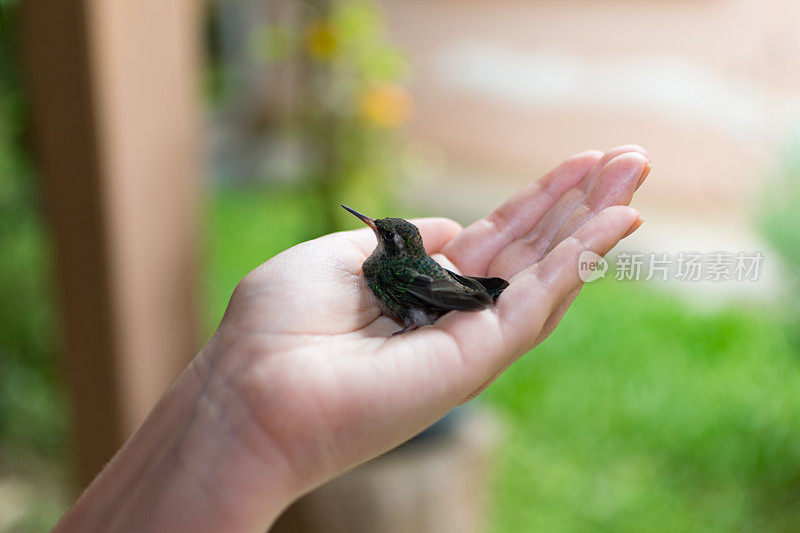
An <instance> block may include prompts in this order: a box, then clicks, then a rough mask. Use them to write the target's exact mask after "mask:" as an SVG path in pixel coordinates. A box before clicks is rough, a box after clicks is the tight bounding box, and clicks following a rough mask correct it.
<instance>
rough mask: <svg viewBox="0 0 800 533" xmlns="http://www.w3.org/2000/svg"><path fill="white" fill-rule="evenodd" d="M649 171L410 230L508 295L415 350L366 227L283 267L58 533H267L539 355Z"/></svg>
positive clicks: (544, 185)
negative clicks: (369, 264) (387, 307)
mask: <svg viewBox="0 0 800 533" xmlns="http://www.w3.org/2000/svg"><path fill="white" fill-rule="evenodd" d="M649 170H650V165H649V157H648V156H647V154H646V152H645V151H644V150H643V149H642V148H640V147H637V146H623V147H619V148H615V149H614V150H611V151H610V152H607V153H605V154H603V153H601V152H598V151H590V152H584V153H581V154H578V155H575V156H573V157H571V158H569V159H567V160H566V161H565V162H564V163H562V164H561V165H559V166H558V167H556V168H555V169H553V170H552V171H551V172H549V173H548V174H547V175H545V176H544V177H543V178H541V179H540V180H538V181H537V182H534V183H532V184H531V185H529V186H527V187H526V188H524V189H522V190H520V191H519V192H517V193H516V194H515V195H514V196H513V197H512V198H511V199H509V200H508V201H507V202H506V203H505V204H503V205H502V206H501V207H499V208H498V209H497V210H496V211H494V212H493V213H492V214H490V215H489V216H487V217H485V218H483V219H481V220H479V221H477V222H475V223H474V224H472V225H470V226H469V227H467V228H466V229H462V228H461V227H460V226H459V225H458V224H457V223H455V222H453V221H451V220H447V219H442V218H428V219H419V220H414V221H413V222H414V223H415V224H416V225H417V226H418V227H419V229H420V231H421V233H422V236H423V239H424V242H425V246H426V249H427V250H428V252H429V253H431V254H432V255H433V257H434V258H436V259H437V260H438V261H440V262H441V263H442V264H443V265H445V266H446V267H447V268H450V269H453V270H456V271H460V272H461V273H464V274H467V275H473V276H500V277H502V278H505V279H507V280H509V281H510V285H509V287H508V288H507V289H506V290H505V291H504V292H503V294H502V295H501V296H500V298H499V299H498V300H497V303H496V305H495V307H494V308H490V309H486V310H483V311H480V312H451V313H448V314H446V315H445V316H443V317H442V318H441V319H439V320H438V321H437V322H436V323H435V324H433V325H432V326H427V327H423V328H420V329H418V330H416V331H413V332H410V333H406V334H403V335H397V336H392V335H391V334H392V333H393V332H395V331H397V330H398V329H399V326H398V325H397V324H396V323H395V322H393V321H392V320H390V319H389V318H387V317H385V316H381V314H380V310H379V308H378V306H377V304H376V302H375V301H374V300H373V297H372V295H371V294H370V292H369V290H368V288H367V287H366V284H365V282H364V279H363V276H362V273H361V264H362V262H363V261H364V259H366V257H368V256H369V254H370V253H371V252H372V250H373V249H374V247H375V244H376V243H375V237H374V235H373V234H372V232H371V231H370V230H369V229H367V228H364V229H359V230H355V231H346V232H341V233H335V234H331V235H326V236H324V237H320V238H319V239H315V240H313V241H309V242H305V243H302V244H299V245H297V246H295V247H293V248H290V249H289V250H286V251H285V252H283V253H281V254H278V255H277V256H275V257H273V258H272V259H270V260H269V261H267V262H266V263H264V264H263V265H261V266H260V267H258V268H257V269H256V270H254V271H253V272H251V273H250V274H248V275H247V276H246V277H245V278H244V279H243V280H242V282H241V283H240V284H239V285H238V286H237V288H236V290H235V291H234V293H233V296H232V297H231V301H230V304H229V305H228V309H227V311H226V313H225V316H224V317H223V320H222V323H221V324H220V326H219V329H218V330H217V331H216V333H215V334H214V336H213V337H212V338H211V340H209V342H208V344H207V345H206V346H205V347H204V348H203V349H202V350H201V352H200V353H199V354H198V355H197V357H196V358H195V359H194V360H193V361H192V363H191V364H190V365H189V366H188V367H187V368H186V369H185V370H184V372H183V373H182V374H181V375H180V377H179V378H178V379H177V380H176V381H175V383H173V385H172V386H171V387H170V388H169V390H168V391H167V392H166V393H165V394H164V396H163V397H162V398H161V400H160V401H159V403H158V405H157V406H156V407H155V408H154V410H153V412H152V413H150V415H149V417H148V418H147V420H146V421H145V422H144V423H143V424H142V426H141V427H140V428H139V430H138V431H137V432H136V433H135V434H134V435H133V437H131V439H130V440H129V441H128V442H127V443H126V445H125V446H124V447H123V448H122V449H121V450H120V451H119V452H118V453H117V454H116V456H115V457H114V459H113V460H112V461H111V462H110V463H109V464H108V465H107V466H106V467H105V469H104V470H103V471H102V472H101V473H100V474H99V476H98V477H97V478H96V479H95V480H94V481H93V482H92V484H91V485H90V486H89V487H88V488H87V490H86V491H85V492H84V493H83V495H82V496H81V497H80V498H79V499H78V501H77V502H76V503H75V504H74V505H73V507H72V508H71V509H70V510H69V512H68V513H67V514H66V515H65V516H64V517H63V518H62V519H61V521H60V522H59V524H58V525H57V526H56V528H55V530H54V531H59V532H60V531H232V532H239V531H242V532H249V531H264V530H265V529H266V528H267V527H269V525H270V524H272V523H273V522H274V520H275V519H276V518H277V516H278V515H279V514H280V512H281V511H282V510H283V509H284V508H285V507H286V506H288V505H289V504H290V503H291V502H292V501H294V500H295V499H297V498H298V497H299V496H301V495H302V494H304V493H306V492H308V491H309V490H311V489H313V488H314V487H316V486H318V485H320V484H321V483H323V482H325V481H326V480H329V479H331V478H332V477H335V476H336V475H338V474H341V473H343V472H344V471H345V470H347V469H349V468H351V467H353V466H356V465H358V464H361V463H363V462H365V461H367V460H369V459H371V458H373V457H375V456H377V455H379V454H381V453H383V452H385V451H387V450H389V449H391V448H393V447H395V446H397V445H398V444H400V443H402V442H404V441H405V440H407V439H409V438H410V437H412V436H413V435H415V434H417V433H419V432H420V431H422V430H423V429H424V428H426V427H427V426H429V425H430V424H432V423H433V422H435V421H436V420H437V419H439V418H440V417H441V416H443V415H444V414H445V413H447V412H448V411H449V410H450V409H452V408H453V407H455V406H456V405H458V404H460V403H463V402H464V401H466V400H469V399H471V398H473V397H474V396H476V395H477V393H479V392H480V391H482V390H483V389H484V388H485V387H486V386H487V385H488V384H489V383H491V381H493V380H494V379H495V378H496V377H497V376H498V375H500V373H502V372H503V371H504V370H505V369H507V368H508V367H509V366H510V365H511V364H512V363H513V362H514V361H515V360H516V359H517V358H518V357H520V356H521V355H522V354H524V353H526V352H528V351H529V350H531V348H533V347H535V346H536V345H537V344H539V343H540V342H542V341H543V340H544V339H545V338H546V337H547V336H548V335H549V334H550V333H551V332H552V331H553V329H554V328H555V327H556V325H557V324H558V322H559V321H560V320H561V318H562V317H563V315H564V313H565V312H566V310H567V308H568V307H569V305H570V304H571V303H572V302H573V300H574V299H575V297H576V296H577V295H578V292H579V290H580V287H581V280H580V278H579V277H578V270H577V264H578V256H579V255H580V254H581V252H583V251H585V250H591V251H594V252H596V253H598V254H601V255H604V254H605V253H607V252H608V251H609V250H610V249H611V248H612V247H613V246H614V245H615V244H616V243H617V242H619V240H621V239H622V238H624V237H625V236H627V235H628V234H630V233H632V232H633V231H635V230H636V229H637V228H638V227H639V225H640V224H641V222H642V219H641V217H640V216H639V214H638V213H637V211H636V210H634V209H632V208H630V207H627V205H628V204H629V203H630V201H631V198H632V196H633V193H634V192H635V190H636V189H637V188H638V187H639V186H640V185H641V183H642V181H643V180H644V178H645V177H646V176H647V174H648V172H649ZM393 214H394V213H393ZM530 356H532V357H535V352H534V353H533V354H531V355H530ZM566 356H568V354H565V357H566Z"/></svg>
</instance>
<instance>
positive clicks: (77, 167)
mask: <svg viewBox="0 0 800 533" xmlns="http://www.w3.org/2000/svg"><path fill="white" fill-rule="evenodd" d="M199 14H200V13H199V5H198V2H197V1H196V0H136V1H132V2H122V1H116V0H114V1H108V0H58V1H56V2H53V1H51V0H28V1H26V2H25V3H24V5H23V21H22V23H23V45H24V49H25V50H24V51H25V57H24V62H25V68H26V71H27V79H28V84H29V89H30V95H31V103H32V109H33V115H34V131H35V143H36V149H37V152H38V163H39V169H40V171H41V175H42V178H43V185H44V187H43V189H44V194H45V201H46V205H47V210H48V213H49V219H50V222H51V225H52V233H53V236H54V241H55V252H56V253H55V255H56V263H57V268H58V280H59V285H60V289H61V291H60V292H61V294H60V296H61V310H62V318H63V328H64V338H65V345H64V367H65V371H66V375H67V378H68V380H69V384H70V388H71V392H72V398H73V402H74V408H75V428H76V437H77V445H78V465H79V473H80V479H81V482H82V483H86V482H88V481H89V480H91V478H92V477H93V476H94V475H95V474H96V473H97V472H98V470H99V469H100V468H101V467H102V465H103V464H104V463H105V462H106V461H108V459H109V458H110V457H111V456H112V454H113V453H114V452H115V451H116V450H117V448H118V447H119V446H120V445H121V444H122V443H123V442H124V439H125V438H126V437H127V436H128V435H129V434H130V433H131V432H132V431H133V430H134V429H135V428H136V427H137V426H138V424H139V423H140V422H141V421H142V420H143V418H144V417H145V416H146V414H147V413H148V412H149V410H150V409H151V407H152V406H153V404H154V402H155V401H156V400H157V398H158V397H159V396H160V394H161V393H162V392H163V390H164V389H165V388H166V387H167V386H168V385H169V383H170V382H171V381H172V380H173V379H174V378H175V376H176V375H177V374H178V372H179V371H180V369H181V368H183V366H184V365H185V364H186V362H187V361H188V360H189V359H190V358H191V357H192V355H193V354H194V352H195V350H196V332H195V321H194V311H195V309H194V297H193V294H194V281H195V276H194V270H195V225H196V205H197V197H198V195H197V191H198V177H199V154H198V148H199V143H198V140H199V120H198V119H199V113H198V110H199V105H198V104H199V99H198V83H197V82H198V79H199V77H198V64H199V53H198V49H199V46H198V41H199V35H200V31H199V29H200V28H199Z"/></svg>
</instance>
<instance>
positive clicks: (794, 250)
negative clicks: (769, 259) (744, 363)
mask: <svg viewBox="0 0 800 533" xmlns="http://www.w3.org/2000/svg"><path fill="white" fill-rule="evenodd" d="M764 190H765V193H764V197H763V199H762V202H761V204H762V205H761V211H760V213H759V214H758V223H759V226H760V228H761V231H762V233H763V234H764V236H765V237H766V239H767V241H768V242H769V244H770V246H772V248H773V249H774V250H775V252H776V253H777V254H778V257H780V259H781V261H782V262H783V266H784V267H785V269H784V273H785V276H784V282H785V283H787V284H788V286H789V288H790V291H789V294H788V295H787V298H786V300H785V301H784V302H782V305H783V306H784V307H785V310H784V313H783V314H784V316H785V317H786V320H787V322H788V324H787V326H788V328H789V330H790V331H791V333H792V335H793V340H794V342H795V345H796V346H798V347H800V327H799V326H800V209H798V207H799V206H800V137H797V138H795V140H794V141H793V142H790V143H788V146H787V148H786V149H785V150H784V154H783V157H782V159H781V164H780V166H779V168H778V171H777V172H776V173H775V175H774V176H773V178H772V180H770V181H769V182H768V184H767V186H766V187H764Z"/></svg>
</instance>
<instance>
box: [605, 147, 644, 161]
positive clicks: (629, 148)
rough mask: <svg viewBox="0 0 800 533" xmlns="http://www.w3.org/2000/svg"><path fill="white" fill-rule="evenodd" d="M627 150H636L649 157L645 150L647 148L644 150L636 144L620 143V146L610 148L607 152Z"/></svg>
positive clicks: (616, 152)
mask: <svg viewBox="0 0 800 533" xmlns="http://www.w3.org/2000/svg"><path fill="white" fill-rule="evenodd" d="M628 152H638V153H640V154H642V155H644V156H646V157H648V158H649V157H650V154H649V153H648V152H647V150H645V149H644V148H643V147H641V146H639V145H638V144H622V145H620V146H617V147H614V148H612V149H611V150H609V151H608V152H607V153H609V154H610V153H615V154H624V153H628Z"/></svg>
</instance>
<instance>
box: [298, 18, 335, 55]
mask: <svg viewBox="0 0 800 533" xmlns="http://www.w3.org/2000/svg"><path fill="white" fill-rule="evenodd" d="M339 46H340V42H339V35H338V33H337V31H336V27H335V26H334V25H333V24H331V22H330V21H328V20H317V21H314V22H312V23H311V25H310V26H309V28H308V31H307V32H306V49H307V50H308V53H309V54H310V55H311V56H312V57H315V58H317V59H321V60H325V59H330V58H331V57H333V56H334V55H336V52H337V51H338V50H339Z"/></svg>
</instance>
